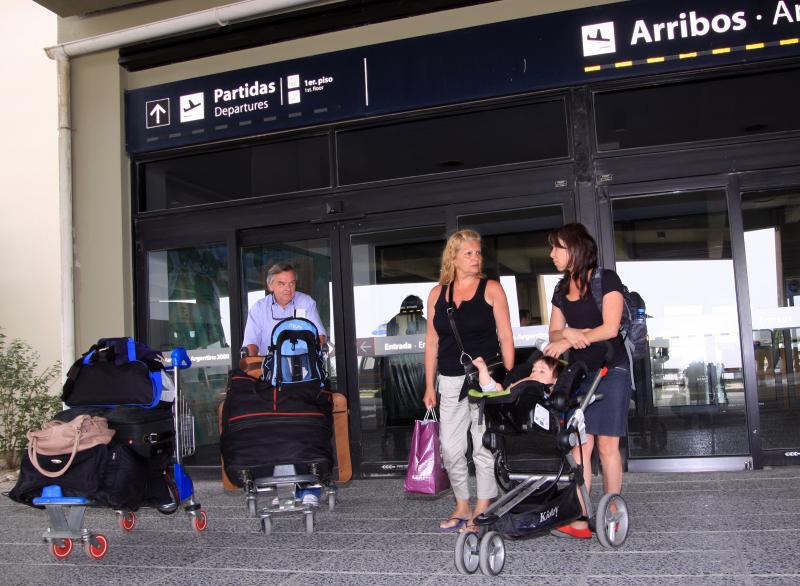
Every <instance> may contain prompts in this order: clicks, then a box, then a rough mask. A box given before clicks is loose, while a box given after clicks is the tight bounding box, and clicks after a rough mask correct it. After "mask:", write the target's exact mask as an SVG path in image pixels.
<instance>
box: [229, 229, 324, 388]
mask: <svg viewBox="0 0 800 586" xmlns="http://www.w3.org/2000/svg"><path fill="white" fill-rule="evenodd" d="M279 262H281V263H289V264H290V265H292V266H293V267H294V268H295V270H296V271H297V290H298V291H302V292H303V293H306V294H308V295H310V296H311V297H312V298H313V299H314V301H316V302H317V311H318V312H319V316H320V319H321V320H322V325H323V326H325V329H326V330H327V332H328V340H327V344H328V375H329V377H330V386H331V388H332V389H335V388H337V387H336V368H335V360H334V356H335V352H334V348H335V344H336V341H335V340H336V339H335V334H334V331H333V313H332V312H333V308H332V304H331V252H330V243H329V242H328V239H327V238H316V239H309V240H295V241H293V242H281V243H274V244H258V245H255V246H248V247H245V248H243V249H242V275H243V278H244V287H243V290H244V291H245V295H246V299H245V300H244V305H243V306H244V307H245V308H247V309H246V310H245V311H244V315H243V316H242V319H243V320H246V319H247V312H248V311H249V310H250V307H251V306H252V305H253V304H254V303H255V302H256V301H258V300H259V299H261V298H262V297H264V295H266V294H267V289H266V286H267V285H266V283H267V271H269V268H270V267H271V266H272V265H274V264H275V263H279ZM242 327H244V321H243V322H242Z"/></svg>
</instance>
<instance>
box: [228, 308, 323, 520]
mask: <svg viewBox="0 0 800 586" xmlns="http://www.w3.org/2000/svg"><path fill="white" fill-rule="evenodd" d="M262 373H263V374H262V376H261V377H259V378H256V377H252V376H249V375H248V374H247V373H245V372H243V371H241V370H234V371H233V372H232V373H231V376H230V380H229V384H228V389H227V393H226V397H225V403H224V405H223V408H222V434H221V436H220V447H221V450H222V457H223V462H224V466H225V472H226V474H227V476H228V478H229V479H230V480H231V482H233V483H234V484H236V485H237V486H241V487H242V488H243V489H244V491H245V494H246V506H247V510H248V512H249V513H250V514H252V515H255V516H257V517H259V518H260V519H261V529H262V531H263V532H264V533H266V534H269V533H270V532H271V531H272V516H273V515H276V514H285V513H302V514H303V515H304V518H305V530H306V532H307V533H312V532H313V531H314V510H315V509H316V508H317V507H318V506H319V504H320V501H321V500H323V499H325V500H327V503H328V508H329V509H330V510H331V511H332V510H333V509H334V507H335V502H336V491H335V488H334V487H333V486H332V485H331V484H330V479H331V472H332V469H333V453H332V449H331V437H332V424H331V403H332V399H331V393H330V391H328V389H327V374H326V371H325V357H324V355H323V353H322V350H321V348H320V344H319V335H318V333H317V328H316V326H315V325H314V324H313V323H312V322H311V321H309V320H307V319H303V318H288V319H285V320H282V321H280V322H278V324H277V325H276V326H275V328H274V330H273V332H272V339H271V345H270V350H269V354H268V355H267V356H266V357H265V359H264V364H263V369H262ZM260 499H264V502H260Z"/></svg>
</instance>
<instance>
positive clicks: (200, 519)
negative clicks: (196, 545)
mask: <svg viewBox="0 0 800 586" xmlns="http://www.w3.org/2000/svg"><path fill="white" fill-rule="evenodd" d="M206 527H208V516H207V515H206V512H205V511H197V513H196V514H195V515H193V519H192V528H193V529H194V530H195V531H197V532H198V533H199V532H200V531H205V530H206Z"/></svg>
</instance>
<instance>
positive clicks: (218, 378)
mask: <svg viewBox="0 0 800 586" xmlns="http://www.w3.org/2000/svg"><path fill="white" fill-rule="evenodd" d="M146 263H147V303H148V322H147V333H148V334H147V343H148V344H149V345H150V346H152V347H153V348H155V349H157V350H160V351H162V352H163V353H164V356H165V357H169V355H170V352H171V351H172V350H173V349H174V348H175V347H178V346H182V347H183V348H185V349H186V350H187V352H188V354H189V357H190V358H191V360H192V363H193V364H192V368H190V369H188V370H186V371H184V372H183V375H182V377H181V380H182V382H183V393H184V397H185V398H186V400H187V401H188V403H189V407H190V409H191V411H192V413H193V414H194V418H195V443H196V448H197V449H196V452H195V454H194V455H193V456H191V457H188V458H186V460H185V462H186V464H188V465H195V466H209V465H211V466H216V465H218V464H219V434H218V432H217V429H218V428H217V411H216V409H217V405H218V404H219V402H220V397H221V396H222V394H224V392H225V385H226V382H227V380H228V370H229V368H230V365H231V344H232V342H231V319H230V287H229V282H228V264H229V259H228V247H227V245H226V244H225V243H220V244H208V245H201V246H190V247H185V248H173V249H168V250H152V251H149V252H147V255H146Z"/></svg>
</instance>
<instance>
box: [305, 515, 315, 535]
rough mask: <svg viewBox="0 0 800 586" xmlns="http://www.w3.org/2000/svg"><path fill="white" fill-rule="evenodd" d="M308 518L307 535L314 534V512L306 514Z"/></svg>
mask: <svg viewBox="0 0 800 586" xmlns="http://www.w3.org/2000/svg"><path fill="white" fill-rule="evenodd" d="M304 515H305V517H306V533H309V534H310V533H314V511H308V512H306V513H304Z"/></svg>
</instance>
